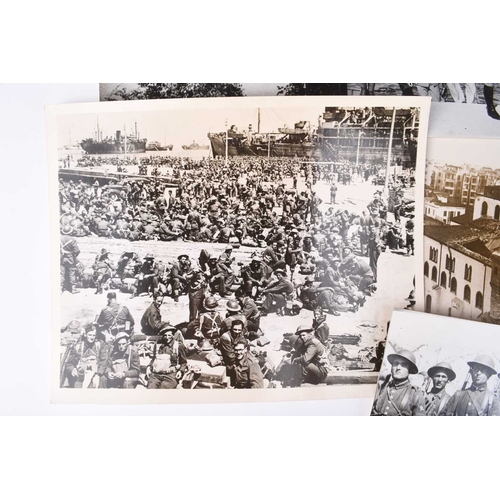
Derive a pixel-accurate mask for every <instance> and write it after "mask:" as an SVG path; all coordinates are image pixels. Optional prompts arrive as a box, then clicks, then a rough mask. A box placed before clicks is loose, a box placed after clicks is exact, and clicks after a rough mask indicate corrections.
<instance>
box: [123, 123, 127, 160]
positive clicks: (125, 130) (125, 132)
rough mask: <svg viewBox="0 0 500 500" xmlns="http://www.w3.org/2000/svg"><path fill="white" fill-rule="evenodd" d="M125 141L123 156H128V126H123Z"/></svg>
mask: <svg viewBox="0 0 500 500" xmlns="http://www.w3.org/2000/svg"><path fill="white" fill-rule="evenodd" d="M123 140H124V143H123V154H124V155H125V154H127V126H126V125H124V126H123Z"/></svg>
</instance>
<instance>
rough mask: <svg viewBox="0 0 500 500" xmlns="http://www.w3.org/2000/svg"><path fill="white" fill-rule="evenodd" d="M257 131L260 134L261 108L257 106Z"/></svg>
mask: <svg viewBox="0 0 500 500" xmlns="http://www.w3.org/2000/svg"><path fill="white" fill-rule="evenodd" d="M257 133H258V134H260V108H257Z"/></svg>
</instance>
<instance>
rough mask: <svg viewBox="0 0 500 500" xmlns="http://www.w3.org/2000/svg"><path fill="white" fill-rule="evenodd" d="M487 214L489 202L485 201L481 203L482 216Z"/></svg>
mask: <svg viewBox="0 0 500 500" xmlns="http://www.w3.org/2000/svg"><path fill="white" fill-rule="evenodd" d="M485 215H488V203H486V202H485V201H483V204H482V205H481V216H482V217H484V216H485Z"/></svg>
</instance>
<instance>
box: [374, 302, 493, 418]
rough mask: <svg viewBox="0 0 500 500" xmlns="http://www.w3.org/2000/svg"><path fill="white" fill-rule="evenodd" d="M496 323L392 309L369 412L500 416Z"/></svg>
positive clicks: (394, 414) (415, 414)
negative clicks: (374, 393)
mask: <svg viewBox="0 0 500 500" xmlns="http://www.w3.org/2000/svg"><path fill="white" fill-rule="evenodd" d="M499 369H500V341H499V340H498V332H497V331H496V327H495V326H493V325H491V324H486V323H482V324H481V323H478V324H473V323H471V322H470V321H464V320H458V319H454V318H446V317H436V316H433V315H430V314H424V313H416V312H407V311H395V312H394V314H393V316H392V320H391V326H390V328H389V334H388V337H387V343H386V348H385V355H384V359H383V363H382V367H381V370H380V376H379V380H378V385H377V393H376V395H375V400H374V402H373V407H372V412H371V415H372V416H482V417H486V416H500V399H499V398H500V377H499V374H498V370H499Z"/></svg>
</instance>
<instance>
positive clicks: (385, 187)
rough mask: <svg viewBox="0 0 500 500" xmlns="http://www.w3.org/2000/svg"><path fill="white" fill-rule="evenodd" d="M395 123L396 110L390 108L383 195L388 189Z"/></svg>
mask: <svg viewBox="0 0 500 500" xmlns="http://www.w3.org/2000/svg"><path fill="white" fill-rule="evenodd" d="M395 121H396V108H392V121H391V133H390V136H389V149H388V151H387V167H386V171H385V184H384V193H387V188H388V187H389V168H390V166H391V154H392V137H393V135H394V122H395Z"/></svg>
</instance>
